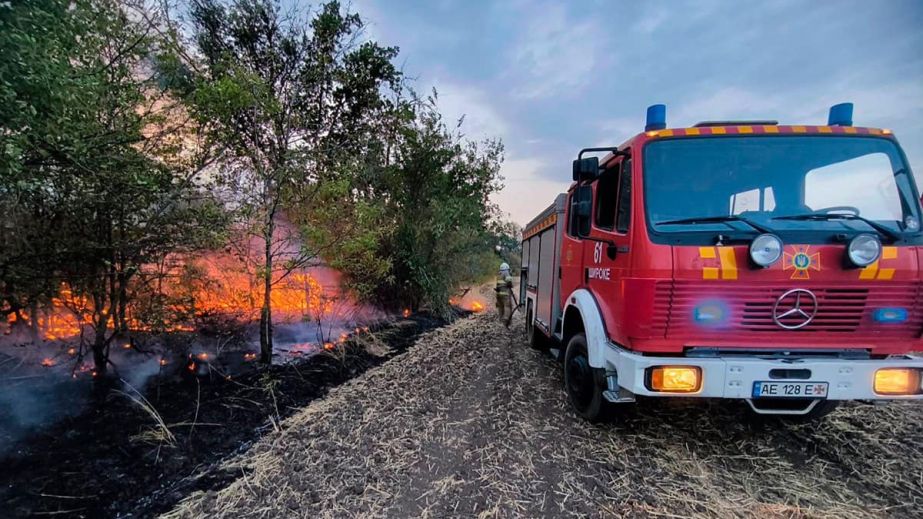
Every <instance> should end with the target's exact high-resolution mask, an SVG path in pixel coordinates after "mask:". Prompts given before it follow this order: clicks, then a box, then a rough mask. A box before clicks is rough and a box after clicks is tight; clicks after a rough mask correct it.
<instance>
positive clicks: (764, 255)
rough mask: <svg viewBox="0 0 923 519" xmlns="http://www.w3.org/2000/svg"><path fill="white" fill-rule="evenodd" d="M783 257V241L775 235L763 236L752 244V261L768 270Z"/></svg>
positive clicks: (755, 239)
mask: <svg viewBox="0 0 923 519" xmlns="http://www.w3.org/2000/svg"><path fill="white" fill-rule="evenodd" d="M781 257H782V240H780V239H779V237H778V236H776V235H775V234H761V235H759V236H757V237H756V238H754V239H753V241H752V242H751V243H750V259H752V260H753V263H755V264H757V265H759V266H760V267H763V268H766V267H768V266H770V265H772V264H773V263H775V262H777V261H779V258H781Z"/></svg>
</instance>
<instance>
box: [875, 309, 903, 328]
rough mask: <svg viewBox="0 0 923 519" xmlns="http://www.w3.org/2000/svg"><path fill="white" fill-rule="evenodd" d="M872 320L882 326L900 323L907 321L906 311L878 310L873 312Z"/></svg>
mask: <svg viewBox="0 0 923 519" xmlns="http://www.w3.org/2000/svg"><path fill="white" fill-rule="evenodd" d="M872 318H873V319H875V322H879V323H884V324H889V323H902V322H904V321H906V320H907V309H906V308H879V309H878V310H875V313H874V314H872Z"/></svg>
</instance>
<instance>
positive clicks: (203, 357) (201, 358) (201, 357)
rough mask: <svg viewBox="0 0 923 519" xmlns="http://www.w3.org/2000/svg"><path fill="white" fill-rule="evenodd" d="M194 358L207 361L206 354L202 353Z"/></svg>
mask: <svg viewBox="0 0 923 519" xmlns="http://www.w3.org/2000/svg"><path fill="white" fill-rule="evenodd" d="M196 357H198V358H199V360H208V353H205V352H204V351H203V352H202V353H199V354H198V355H196Z"/></svg>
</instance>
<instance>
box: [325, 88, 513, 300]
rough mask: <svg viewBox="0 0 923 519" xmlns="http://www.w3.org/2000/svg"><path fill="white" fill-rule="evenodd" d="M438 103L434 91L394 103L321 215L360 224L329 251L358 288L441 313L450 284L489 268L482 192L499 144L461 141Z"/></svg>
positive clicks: (488, 212)
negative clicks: (396, 112)
mask: <svg viewBox="0 0 923 519" xmlns="http://www.w3.org/2000/svg"><path fill="white" fill-rule="evenodd" d="M436 102H437V98H436V96H435V95H434V96H432V97H430V98H428V99H424V100H416V101H413V102H411V103H403V104H402V113H401V116H400V117H398V118H396V119H395V120H394V121H392V123H393V124H392V126H391V128H392V129H393V130H394V131H393V133H392V132H382V133H381V134H379V137H378V144H377V145H375V146H369V148H368V154H367V155H366V156H365V157H364V159H365V163H364V167H363V168H361V169H360V173H359V174H358V175H357V178H356V179H355V180H354V183H353V187H352V189H351V190H350V191H349V192H348V193H345V196H343V197H341V198H340V199H338V201H337V202H336V203H335V204H333V205H334V206H336V207H337V211H336V212H334V213H333V214H331V213H330V212H325V216H326V217H327V218H329V219H332V220H335V221H342V220H350V221H353V222H359V223H360V224H363V225H364V226H365V232H354V233H351V234H350V235H349V236H350V238H351V239H349V240H345V241H340V242H339V243H338V244H337V246H336V247H335V248H334V249H333V250H332V251H331V253H330V254H329V255H328V257H329V258H330V260H331V262H332V263H333V265H334V266H336V267H337V268H339V269H341V270H342V271H343V272H344V273H345V274H346V276H347V279H348V282H349V283H350V285H351V286H353V287H355V288H357V291H358V292H359V293H360V294H362V295H365V296H366V297H368V298H370V299H373V300H374V301H375V302H377V303H379V304H381V305H383V306H386V307H390V308H406V307H411V308H415V309H416V308H420V307H423V306H428V307H429V308H431V309H433V310H434V311H436V312H437V313H441V314H447V312H448V300H449V298H450V296H451V295H452V292H453V291H454V290H455V289H456V288H458V287H459V286H460V285H462V284H464V283H472V282H478V281H482V280H483V278H484V276H485V275H489V273H490V272H493V271H494V270H495V269H496V255H495V252H494V247H495V245H496V235H495V234H494V233H493V232H492V229H490V228H489V224H490V222H491V219H492V216H493V214H494V213H495V212H496V211H495V209H494V208H493V206H492V204H491V203H490V201H489V197H490V195H491V194H492V193H494V192H495V191H497V190H498V189H500V188H501V178H500V175H499V169H500V163H501V161H502V154H503V147H502V145H501V144H500V143H499V142H498V141H486V142H483V143H480V144H477V143H473V142H469V141H466V140H465V139H464V138H463V137H462V136H461V135H460V134H459V133H458V132H457V129H458V128H457V127H456V128H453V129H449V128H447V127H446V125H445V124H444V123H443V121H442V118H441V116H440V115H439V112H438V110H437V107H436ZM363 222H364V223H363ZM317 229H318V230H319V231H320V232H321V234H323V232H324V231H326V232H327V236H326V240H325V239H324V237H323V236H321V237H320V238H317V237H315V238H313V239H314V240H320V242H321V243H329V242H332V241H335V240H336V238H337V236H339V234H331V233H330V231H329V229H330V227H329V226H318V227H317ZM334 229H335V227H334ZM382 259H385V261H382Z"/></svg>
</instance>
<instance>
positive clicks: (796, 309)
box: [772, 288, 817, 330]
mask: <svg viewBox="0 0 923 519" xmlns="http://www.w3.org/2000/svg"><path fill="white" fill-rule="evenodd" d="M816 315H817V296H815V295H814V292H811V291H810V290H805V289H803V288H796V289H794V290H789V291H788V292H786V293H784V294H782V295H781V296H779V299H776V304H775V305H773V307H772V321H773V322H774V323H776V324H778V325H779V326H781V327H782V328H785V329H786V330H797V329H799V328H804V327H805V326H807V325H808V323H810V322H811V321H812V320H814V316H816ZM783 319H784V320H785V322H782V320H783Z"/></svg>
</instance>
